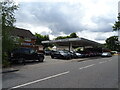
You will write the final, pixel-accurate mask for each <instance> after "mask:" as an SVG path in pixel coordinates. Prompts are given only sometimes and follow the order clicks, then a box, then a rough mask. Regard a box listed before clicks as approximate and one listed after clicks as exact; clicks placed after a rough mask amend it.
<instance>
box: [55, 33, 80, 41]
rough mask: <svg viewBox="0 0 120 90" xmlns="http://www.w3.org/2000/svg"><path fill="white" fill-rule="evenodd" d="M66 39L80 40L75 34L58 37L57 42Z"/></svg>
mask: <svg viewBox="0 0 120 90" xmlns="http://www.w3.org/2000/svg"><path fill="white" fill-rule="evenodd" d="M66 38H78V36H77V34H76V33H74V32H73V33H71V34H70V35H69V36H58V37H57V38H55V40H58V39H66Z"/></svg>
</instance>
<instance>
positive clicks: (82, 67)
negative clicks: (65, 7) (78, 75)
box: [79, 64, 95, 70]
mask: <svg viewBox="0 0 120 90" xmlns="http://www.w3.org/2000/svg"><path fill="white" fill-rule="evenodd" d="M94 65H95V64H91V65H88V66H85V67H81V68H79V69H80V70H81V69H84V68H88V67H91V66H94Z"/></svg>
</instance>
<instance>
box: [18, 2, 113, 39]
mask: <svg viewBox="0 0 120 90" xmlns="http://www.w3.org/2000/svg"><path fill="white" fill-rule="evenodd" d="M85 14H87V13H85V11H84V7H82V5H81V4H80V3H79V4H69V3H63V2H62V3H57V2H54V3H46V2H45V3H44V2H38V3H37V2H36V3H35V2H26V3H25V2H23V3H20V8H19V10H18V11H17V13H16V18H17V22H21V23H28V24H31V25H33V26H34V27H37V26H46V27H48V28H50V29H51V30H52V33H51V34H52V35H55V36H58V35H60V32H63V33H65V34H70V33H72V32H81V31H82V30H86V33H87V30H88V31H90V32H103V33H104V32H111V31H112V26H110V25H109V23H113V22H114V21H115V20H114V17H113V14H111V15H108V16H107V15H106V16H99V17H92V18H91V20H92V22H93V23H95V24H97V26H98V27H97V28H89V27H87V25H83V24H82V19H83V17H84V15H85ZM86 22H87V21H86ZM42 34H46V33H45V32H42ZM95 40H105V37H100V36H99V37H97V38H95Z"/></svg>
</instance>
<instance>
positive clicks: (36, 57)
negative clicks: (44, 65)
mask: <svg viewBox="0 0 120 90" xmlns="http://www.w3.org/2000/svg"><path fill="white" fill-rule="evenodd" d="M29 57H30V60H36V59H38V56H37V52H36V51H35V50H34V49H30V55H29Z"/></svg>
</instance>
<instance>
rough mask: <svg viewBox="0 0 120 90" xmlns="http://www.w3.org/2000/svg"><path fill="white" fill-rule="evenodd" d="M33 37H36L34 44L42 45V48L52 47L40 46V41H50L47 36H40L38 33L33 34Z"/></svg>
mask: <svg viewBox="0 0 120 90" xmlns="http://www.w3.org/2000/svg"><path fill="white" fill-rule="evenodd" d="M35 36H36V38H37V39H36V44H37V45H43V46H44V48H46V47H48V46H52V45H51V44H42V43H41V42H42V41H46V40H50V39H49V35H41V34H38V33H35Z"/></svg>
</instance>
